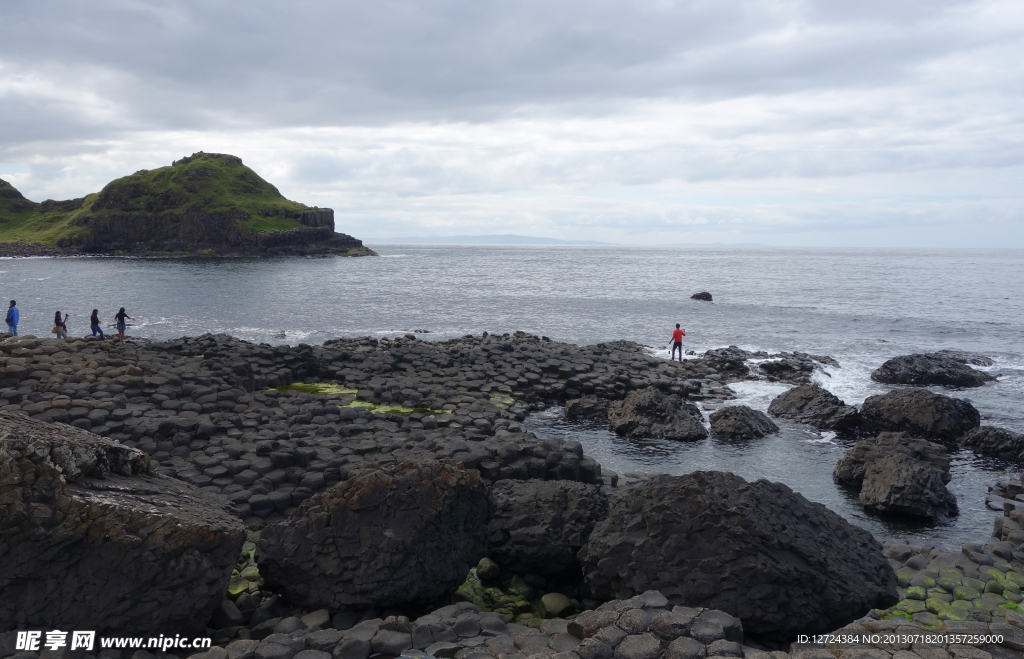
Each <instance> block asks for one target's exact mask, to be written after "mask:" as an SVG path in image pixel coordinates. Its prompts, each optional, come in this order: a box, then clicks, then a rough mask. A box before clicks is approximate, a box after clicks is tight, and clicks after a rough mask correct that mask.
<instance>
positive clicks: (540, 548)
mask: <svg viewBox="0 0 1024 659" xmlns="http://www.w3.org/2000/svg"><path fill="white" fill-rule="evenodd" d="M489 499H490V510H491V521H490V525H489V526H488V530H489V533H490V554H489V555H490V556H491V557H492V558H494V560H496V561H497V562H498V564H499V565H500V566H501V568H502V569H503V570H506V571H508V572H511V573H512V574H531V573H534V574H540V575H543V576H546V577H553V578H556V579H575V578H578V577H579V576H580V574H581V572H580V563H579V559H578V558H577V554H578V553H579V551H580V549H582V548H583V545H584V544H586V542H587V538H589V537H590V533H591V531H593V530H594V526H595V525H596V524H597V523H598V522H599V521H601V520H603V519H604V518H605V517H606V516H607V515H608V495H607V494H606V493H605V492H604V490H602V489H601V488H599V487H597V486H596V485H586V484H583V483H573V482H569V481H514V480H505V481H498V482H497V483H495V484H494V486H493V487H492V488H491V491H490V497H489Z"/></svg>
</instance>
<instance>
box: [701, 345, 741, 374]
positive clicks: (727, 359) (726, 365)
mask: <svg viewBox="0 0 1024 659" xmlns="http://www.w3.org/2000/svg"><path fill="white" fill-rule="evenodd" d="M750 357H751V354H750V353H749V352H747V351H746V350H744V349H743V348H738V347H736V346H729V347H728V348H714V349H712V350H708V351H707V352H705V353H704V356H703V357H702V358H701V359H703V360H704V363H705V364H707V365H708V366H709V367H711V368H713V369H715V371H716V372H718V373H719V374H720V375H722V376H723V377H726V378H745V377H747V376H748V375H750V367H749V366H747V360H748V359H750Z"/></svg>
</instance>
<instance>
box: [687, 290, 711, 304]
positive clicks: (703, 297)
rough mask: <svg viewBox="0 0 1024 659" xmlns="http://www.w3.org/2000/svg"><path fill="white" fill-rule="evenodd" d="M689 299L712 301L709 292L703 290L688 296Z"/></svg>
mask: <svg viewBox="0 0 1024 659" xmlns="http://www.w3.org/2000/svg"><path fill="white" fill-rule="evenodd" d="M690 299H691V300H699V301H700V302H711V301H712V298H711V293H708V292H707V291H703V292H700V293H694V294H693V295H691V296H690Z"/></svg>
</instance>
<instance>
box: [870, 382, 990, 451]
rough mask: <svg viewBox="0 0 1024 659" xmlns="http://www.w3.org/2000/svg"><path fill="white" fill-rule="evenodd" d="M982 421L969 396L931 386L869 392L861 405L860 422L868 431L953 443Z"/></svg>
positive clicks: (952, 444)
mask: <svg viewBox="0 0 1024 659" xmlns="http://www.w3.org/2000/svg"><path fill="white" fill-rule="evenodd" d="M980 424H981V414H979V413H978V410H976V409H975V408H974V406H973V405H971V404H970V403H969V402H967V401H966V400H961V399H959V398H950V397H949V396H943V395H942V394H935V393H932V392H930V391H928V390H927V389H915V388H906V389H895V390H893V391H890V392H889V393H887V394H881V395H878V396H869V397H868V399H867V400H865V401H864V405H862V406H861V408H860V426H861V429H862V430H864V431H866V432H872V433H873V432H885V431H892V432H906V433H909V434H911V435H914V436H916V437H924V438H926V439H937V440H940V441H942V442H943V443H944V444H947V445H951V446H955V445H956V442H957V440H958V439H959V438H960V437H962V436H963V435H964V434H966V433H967V431H969V430H971V429H972V428H977V427H978V426H979V425H980Z"/></svg>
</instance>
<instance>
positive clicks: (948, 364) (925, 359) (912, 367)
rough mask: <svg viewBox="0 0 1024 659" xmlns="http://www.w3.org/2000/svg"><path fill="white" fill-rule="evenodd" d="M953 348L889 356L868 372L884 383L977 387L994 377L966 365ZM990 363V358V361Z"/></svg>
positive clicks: (991, 380)
mask: <svg viewBox="0 0 1024 659" xmlns="http://www.w3.org/2000/svg"><path fill="white" fill-rule="evenodd" d="M957 355H958V353H954V352H945V353H943V352H936V353H926V354H922V353H918V354H913V355H902V356H899V357H893V358H892V359H890V360H888V361H887V362H885V363H884V364H882V365H881V366H880V367H878V368H877V369H875V370H874V371H873V372H872V373H871V379H872V380H874V381H875V382H882V383H884V384H913V385H944V386H948V387H980V386H982V385H984V384H985V383H987V382H994V381H995V379H996V378H995V377H993V376H991V375H989V374H988V373H986V372H984V371H979V370H978V369H975V368H971V367H970V366H968V365H967V363H966V359H967V357H958V356H957ZM990 363H991V362H990Z"/></svg>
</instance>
